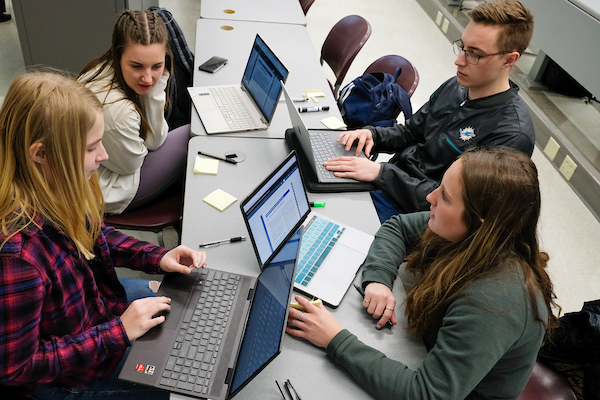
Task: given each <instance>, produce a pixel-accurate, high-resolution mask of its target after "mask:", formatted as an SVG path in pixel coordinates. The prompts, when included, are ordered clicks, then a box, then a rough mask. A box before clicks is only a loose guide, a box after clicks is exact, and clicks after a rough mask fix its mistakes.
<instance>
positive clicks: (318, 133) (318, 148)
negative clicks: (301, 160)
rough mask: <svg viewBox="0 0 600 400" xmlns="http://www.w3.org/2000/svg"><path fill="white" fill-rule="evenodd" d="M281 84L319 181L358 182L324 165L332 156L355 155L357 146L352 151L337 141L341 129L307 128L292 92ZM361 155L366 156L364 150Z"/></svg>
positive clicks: (296, 127) (306, 153) (293, 121)
mask: <svg viewBox="0 0 600 400" xmlns="http://www.w3.org/2000/svg"><path fill="white" fill-rule="evenodd" d="M281 86H283V95H284V97H285V102H286V103H287V107H288V112H289V113H290V119H291V120H292V127H293V128H294V133H295V134H296V138H297V139H298V143H299V144H300V146H301V148H302V151H303V152H304V154H305V155H306V158H307V159H308V161H309V164H310V165H311V167H312V169H313V171H314V172H315V175H316V176H317V179H318V181H319V183H345V182H354V183H356V182H357V181H356V180H354V179H348V178H339V177H337V176H335V175H334V174H333V172H332V171H328V170H327V169H326V168H325V167H324V166H323V162H325V161H327V160H329V159H331V158H335V157H340V156H354V154H355V152H356V146H352V148H351V149H350V151H346V147H345V146H344V145H342V144H341V143H340V142H338V141H337V138H338V136H339V135H340V131H336V130H320V129H311V130H310V131H309V130H308V129H307V128H306V125H305V124H304V121H303V120H302V117H300V113H299V112H298V109H297V107H296V105H295V104H294V102H293V101H292V98H291V97H290V94H289V93H288V92H287V89H286V88H285V85H283V84H282V85H281ZM359 157H362V158H366V156H365V155H364V153H362V152H361V154H360V156H359Z"/></svg>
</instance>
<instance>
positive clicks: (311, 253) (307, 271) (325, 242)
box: [295, 216, 346, 286]
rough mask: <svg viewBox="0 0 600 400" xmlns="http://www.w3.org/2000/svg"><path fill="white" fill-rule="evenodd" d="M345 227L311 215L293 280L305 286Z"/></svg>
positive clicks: (303, 236)
mask: <svg viewBox="0 0 600 400" xmlns="http://www.w3.org/2000/svg"><path fill="white" fill-rule="evenodd" d="M345 230H346V228H340V226H339V225H338V224H336V223H333V222H330V221H327V220H325V219H323V218H321V217H317V216H313V217H312V219H311V220H310V222H309V224H308V227H307V229H306V231H305V232H304V234H303V235H302V243H301V247H300V254H299V256H298V266H297V267H296V271H297V272H296V279H295V282H296V283H298V284H300V285H302V286H307V285H308V284H309V283H310V281H311V279H312V278H313V276H314V275H315V273H316V272H317V270H318V269H319V267H320V266H321V264H322V263H323V261H324V260H325V258H326V257H327V255H328V254H329V252H330V251H331V249H332V248H333V246H335V244H336V243H337V241H338V240H339V238H340V237H341V236H342V233H344V231H345Z"/></svg>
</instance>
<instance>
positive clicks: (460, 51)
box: [324, 0, 535, 223]
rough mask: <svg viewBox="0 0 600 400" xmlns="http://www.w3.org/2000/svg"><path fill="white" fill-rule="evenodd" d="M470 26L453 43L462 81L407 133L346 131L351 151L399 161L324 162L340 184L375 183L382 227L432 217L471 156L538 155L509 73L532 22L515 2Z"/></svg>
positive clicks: (506, 0) (438, 94)
mask: <svg viewBox="0 0 600 400" xmlns="http://www.w3.org/2000/svg"><path fill="white" fill-rule="evenodd" d="M469 16H470V17H471V22H470V23H469V24H468V25H467V27H466V28H465V31H464V33H463V35H462V37H461V38H460V39H457V40H456V41H455V42H454V43H453V46H454V51H455V52H456V55H457V59H456V61H455V64H456V67H457V73H456V76H455V77H452V78H450V79H449V80H447V81H446V82H445V83H443V84H442V86H440V87H439V88H438V89H437V90H436V91H435V92H434V93H433V95H432V96H431V97H430V99H429V101H428V102H427V103H426V104H425V105H423V107H421V109H419V111H417V112H416V113H415V114H414V115H413V116H412V117H411V118H410V119H409V120H408V121H407V122H406V124H405V125H395V126H393V127H372V126H367V127H365V129H359V130H355V131H347V132H344V133H342V134H340V136H339V138H338V140H339V141H340V142H341V143H342V144H344V145H346V148H347V149H350V147H351V145H352V144H353V143H355V142H357V144H358V147H357V150H356V155H359V154H360V152H361V151H363V149H364V152H365V155H366V156H367V157H369V156H370V155H371V153H376V152H385V153H395V155H394V157H392V159H390V161H389V162H384V163H377V162H374V161H371V160H367V159H364V158H362V159H361V158H357V157H338V158H334V159H331V160H329V161H327V162H325V164H324V165H325V166H326V168H327V169H329V170H331V171H334V172H336V175H337V176H340V177H346V178H354V179H357V180H361V181H368V182H373V183H374V184H375V185H376V186H377V187H378V189H379V190H376V191H374V192H371V196H372V198H373V202H374V204H375V207H376V209H377V213H378V215H379V219H380V220H381V222H382V223H383V222H384V221H386V220H387V219H388V218H389V217H390V216H392V215H394V214H398V213H407V212H413V211H419V210H428V209H429V203H428V202H427V201H426V200H425V197H426V196H427V194H429V193H430V192H431V191H433V190H434V189H435V188H437V187H438V185H439V182H440V180H441V177H442V175H443V173H444V171H445V170H446V168H448V166H450V164H452V162H453V161H454V160H455V159H456V157H457V156H458V155H460V154H461V153H462V152H463V151H464V150H465V149H466V148H468V147H471V146H498V145H504V146H509V147H513V148H515V149H518V150H521V151H523V152H524V153H527V154H528V155H529V156H531V154H532V153H533V147H534V144H535V133H534V128H533V122H532V121H531V117H530V116H529V112H528V111H527V108H526V106H525V104H524V103H523V101H522V100H521V99H520V98H519V96H518V91H519V88H518V86H517V85H516V84H514V83H513V82H512V81H510V79H509V72H510V69H511V68H512V66H513V65H514V64H515V63H516V62H517V60H518V59H519V57H520V56H521V54H523V52H524V51H525V49H526V48H527V46H528V45H529V41H530V40H531V36H532V34H533V26H534V22H533V16H532V15H531V13H530V12H529V10H528V9H527V8H525V7H524V6H523V4H521V3H520V2H519V1H517V0H495V1H492V2H489V3H484V4H481V5H479V6H477V7H476V8H474V9H473V10H471V11H470V12H469Z"/></svg>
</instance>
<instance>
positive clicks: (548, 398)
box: [517, 361, 577, 400]
mask: <svg viewBox="0 0 600 400" xmlns="http://www.w3.org/2000/svg"><path fill="white" fill-rule="evenodd" d="M517 400H577V397H576V396H575V394H574V393H573V390H572V389H571V387H570V386H569V384H568V383H567V380H566V379H565V378H564V377H563V376H562V375H560V374H558V373H557V372H556V371H555V370H553V369H552V368H550V367H547V366H546V365H544V364H542V363H540V362H539V361H538V362H536V363H535V365H534V367H533V372H531V378H529V382H527V386H525V389H524V390H523V393H521V395H520V396H519V397H518V398H517Z"/></svg>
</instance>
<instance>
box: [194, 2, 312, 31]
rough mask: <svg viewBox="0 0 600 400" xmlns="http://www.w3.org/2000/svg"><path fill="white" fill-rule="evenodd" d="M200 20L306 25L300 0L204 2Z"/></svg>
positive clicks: (201, 7) (201, 4) (201, 6)
mask: <svg viewBox="0 0 600 400" xmlns="http://www.w3.org/2000/svg"><path fill="white" fill-rule="evenodd" d="M200 18H211V19H225V20H231V21H251V22H274V23H280V24H297V25H306V16H305V15H304V12H303V11H302V7H301V6H300V2H299V1H298V0H252V1H248V0H202V1H201V2H200Z"/></svg>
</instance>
